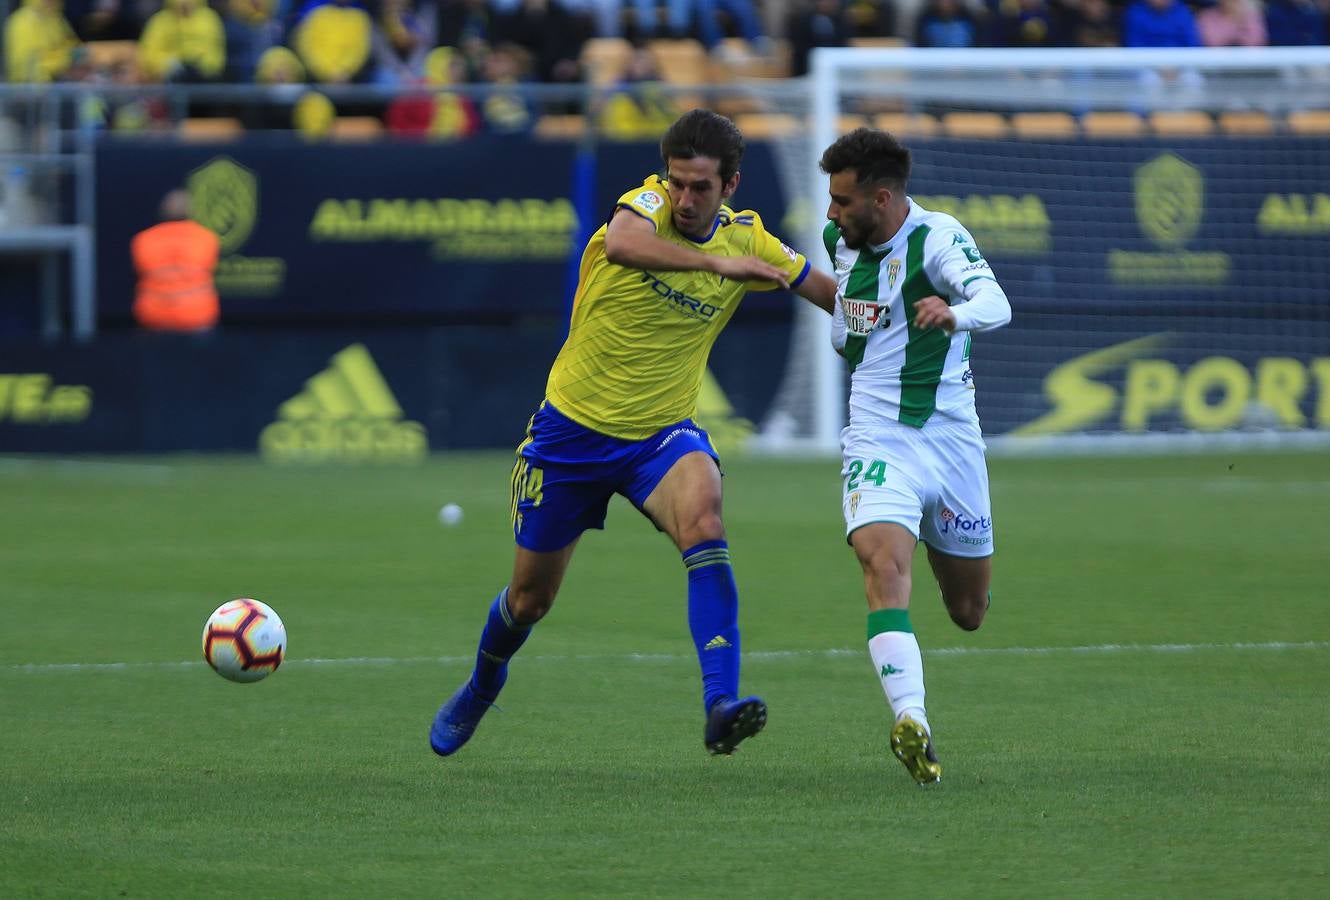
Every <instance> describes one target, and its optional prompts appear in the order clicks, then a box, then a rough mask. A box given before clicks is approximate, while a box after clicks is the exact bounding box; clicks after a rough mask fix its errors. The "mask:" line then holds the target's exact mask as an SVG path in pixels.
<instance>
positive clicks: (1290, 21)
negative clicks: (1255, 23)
mask: <svg viewBox="0 0 1330 900" xmlns="http://www.w3.org/2000/svg"><path fill="white" fill-rule="evenodd" d="M1327 8H1330V0H1266V5H1265V24H1266V34H1267V37H1268V38H1269V40H1270V46H1272V47H1306V46H1316V45H1318V44H1324V43H1325V42H1326V40H1327V39H1330V35H1328V34H1327V33H1326V10H1327Z"/></svg>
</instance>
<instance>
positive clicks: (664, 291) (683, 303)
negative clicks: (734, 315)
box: [642, 272, 721, 322]
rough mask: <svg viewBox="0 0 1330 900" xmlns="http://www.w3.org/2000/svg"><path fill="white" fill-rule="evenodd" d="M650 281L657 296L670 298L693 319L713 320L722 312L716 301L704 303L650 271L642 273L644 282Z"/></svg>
mask: <svg viewBox="0 0 1330 900" xmlns="http://www.w3.org/2000/svg"><path fill="white" fill-rule="evenodd" d="M648 282H649V283H650V285H651V290H652V291H653V292H654V293H655V294H656V296H658V297H661V298H663V299H665V300H668V301H669V302H670V303H671V304H673V305H674V306H675V308H676V309H678V310H679V311H680V312H682V313H683V314H684V315H686V316H688V317H689V318H692V319H702V320H703V321H707V322H709V321H711V319H712V318H713V317H714V316H715V315H716V313H718V312H720V309H721V308H720V307H719V306H716V305H715V304H714V303H703V302H702V301H701V300H698V299H697V298H696V297H690V296H688V295H687V294H685V293H684V292H683V291H678V290H675V289H674V288H672V287H670V285H669V284H668V283H667V282H665V281H662V280H661V279H659V278H657V277H656V276H655V275H652V274H651V273H650V272H643V273H642V283H643V284H646V283H648Z"/></svg>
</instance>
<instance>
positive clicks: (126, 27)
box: [65, 0, 162, 41]
mask: <svg viewBox="0 0 1330 900" xmlns="http://www.w3.org/2000/svg"><path fill="white" fill-rule="evenodd" d="M161 8H162V5H161V3H160V2H156V0H66V2H65V15H66V16H67V17H68V18H69V21H70V22H71V23H72V24H73V26H74V31H75V33H76V34H78V36H79V37H80V38H81V39H83V40H85V41H137V40H138V39H139V36H140V35H141V34H143V23H144V22H147V21H148V18H149V17H150V16H152V14H153V13H155V12H157V11H158V10H159V9H161Z"/></svg>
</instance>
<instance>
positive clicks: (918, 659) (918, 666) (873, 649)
mask: <svg viewBox="0 0 1330 900" xmlns="http://www.w3.org/2000/svg"><path fill="white" fill-rule="evenodd" d="M868 655H869V656H871V657H872V658H873V668H874V669H875V670H876V671H877V677H878V681H879V682H880V683H881V685H882V690H883V692H885V693H886V695H887V702H888V703H890V704H891V712H892V714H893V715H895V717H896V718H897V719H899V718H901V717H902V716H905V715H908V716H909V717H910V718H912V719H914V720H915V721H916V722H918V723H919V724H920V725H922V726H924V730H925V731H928V732H929V734H930V735H931V734H932V732H931V731H930V730H929V728H928V714H927V713H926V712H925V711H924V658H923V655H922V654H921V653H920V652H919V642H918V641H917V640H915V637H914V635H913V634H912V633H910V632H908V631H884V632H881V633H880V634H875V635H873V636H872V637H871V638H869V639H868Z"/></svg>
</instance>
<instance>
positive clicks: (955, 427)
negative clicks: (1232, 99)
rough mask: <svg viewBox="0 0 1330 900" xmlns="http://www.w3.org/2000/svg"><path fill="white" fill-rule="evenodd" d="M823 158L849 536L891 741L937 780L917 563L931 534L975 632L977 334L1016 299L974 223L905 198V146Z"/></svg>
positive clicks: (863, 148)
mask: <svg viewBox="0 0 1330 900" xmlns="http://www.w3.org/2000/svg"><path fill="white" fill-rule="evenodd" d="M821 165H822V170H823V171H824V172H826V173H827V174H828V175H830V176H831V187H830V193H831V204H830V206H829V207H828V209H827V218H828V219H830V220H831V221H830V223H829V224H828V225H827V227H826V230H825V231H824V233H823V236H824V238H825V241H826V246H827V252H828V253H829V254H830V256H831V261H832V265H833V266H834V267H835V270H836V279H837V282H838V286H839V294H838V296H837V306H836V310H835V313H834V315H833V325H832V333H833V338H832V339H833V342H834V343H835V345H836V348H837V350H839V351H840V352H841V354H842V355H843V356H844V357H845V359H846V361H847V362H848V363H849V365H850V372H851V376H850V424H849V426H848V427H847V428H846V429H845V430H844V431H843V432H842V433H841V446H842V448H843V451H844V467H843V469H842V472H841V475H842V477H843V479H844V488H845V490H844V494H843V498H842V499H843V506H844V513H845V527H846V535H847V539H848V541H849V543H850V545H851V546H853V547H854V552H855V554H856V555H857V556H858V558H859V563H860V565H861V566H862V567H863V571H864V588H865V591H866V592H867V595H868V652H869V654H870V655H871V657H872V660H873V668H874V670H875V671H876V672H877V674H878V678H879V679H880V682H881V684H882V688H883V690H884V691H885V692H886V695H887V700H888V702H889V703H890V704H891V710H892V713H893V714H894V715H895V722H894V724H893V725H892V728H891V748H892V751H893V752H894V753H895V755H896V756H897V757H898V758H899V759H900V761H901V762H902V763H904V764H905V767H906V769H908V770H909V772H910V774H911V775H912V776H913V777H914V779H915V781H917V782H919V783H920V784H927V783H930V782H934V781H938V780H939V779H941V777H942V767H941V765H939V763H938V760H937V754H936V753H935V752H934V750H933V741H932V732H931V731H930V729H929V725H928V714H927V712H926V711H925V708H924V670H923V659H922V657H921V656H920V653H919V643H918V641H916V640H915V636H914V629H913V627H912V626H911V625H910V614H909V605H910V565H911V560H912V558H913V556H914V551H915V546H916V544H917V543H918V541H919V539H920V538H922V539H923V541H924V544H925V545H926V546H927V547H928V562H929V563H930V565H931V566H932V568H933V575H934V576H935V577H936V578H937V583H938V587H939V588H940V589H941V591H942V599H943V601H944V602H945V603H946V605H947V611H948V612H949V613H950V614H951V618H952V621H954V622H955V623H956V624H957V625H959V626H960V627H961V628H964V629H965V630H966V631H973V630H975V629H976V628H978V627H979V625H980V624H981V623H982V622H983V620H984V613H985V612H986V611H987V609H988V588H989V579H990V576H991V574H992V559H991V557H992V553H993V518H992V512H991V508H990V506H989V499H988V470H987V468H986V466H985V463H984V450H985V447H984V441H983V438H982V436H981V434H980V431H979V417H978V415H977V414H976V412H975V405H974V379H973V377H972V374H971V372H970V362H969V359H970V333H971V332H974V331H989V330H991V329H994V328H999V327H1001V326H1003V325H1005V324H1006V323H1007V322H1009V321H1010V320H1011V306H1010V304H1009V303H1008V302H1007V297H1006V294H1004V293H1003V291H1002V288H1001V287H1000V286H999V285H998V283H997V281H996V279H995V278H994V277H993V270H992V269H991V268H990V267H989V265H988V263H987V262H986V261H985V260H984V257H983V254H982V253H980V252H979V248H978V247H976V246H975V243H974V239H973V238H972V237H971V236H970V233H969V232H968V231H966V230H965V228H964V226H962V225H961V223H960V222H958V221H956V219H954V218H952V217H951V216H949V215H946V214H944V213H937V212H931V211H929V210H926V209H924V208H923V207H921V206H919V205H918V204H916V203H915V202H914V201H913V200H911V199H910V198H909V197H908V196H906V193H905V191H906V184H907V182H908V180H909V176H910V151H909V150H907V149H906V148H905V147H903V146H902V145H901V144H900V143H899V142H898V141H897V140H896V139H895V138H894V137H892V136H891V135H889V134H886V133H884V132H881V131H874V130H871V129H867V128H860V129H858V130H856V131H853V132H851V133H849V134H847V135H844V136H843V137H841V138H840V139H839V140H837V141H836V142H835V143H834V144H832V145H831V146H830V147H828V148H827V150H826V152H825V153H823V155H822V162H821Z"/></svg>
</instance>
